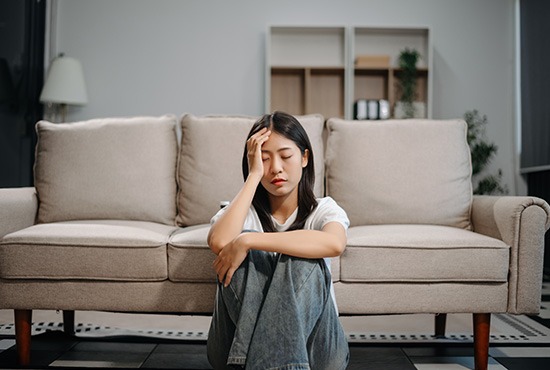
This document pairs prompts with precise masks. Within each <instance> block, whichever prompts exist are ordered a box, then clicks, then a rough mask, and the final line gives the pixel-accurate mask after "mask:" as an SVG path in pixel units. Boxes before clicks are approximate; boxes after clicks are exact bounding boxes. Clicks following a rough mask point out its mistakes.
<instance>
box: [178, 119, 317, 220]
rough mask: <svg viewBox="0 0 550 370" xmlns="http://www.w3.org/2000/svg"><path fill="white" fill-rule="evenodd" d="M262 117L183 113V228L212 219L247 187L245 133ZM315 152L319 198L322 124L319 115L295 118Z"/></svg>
mask: <svg viewBox="0 0 550 370" xmlns="http://www.w3.org/2000/svg"><path fill="white" fill-rule="evenodd" d="M258 118H259V117H251V116H221V115H218V116H213V115H212V116H201V117H197V116H194V115H192V114H187V115H184V116H183V117H182V119H181V133H182V138H181V149H180V156H179V164H178V185H179V188H178V216H177V219H176V220H177V223H178V225H180V226H191V225H198V224H204V223H208V222H210V219H211V218H212V216H214V214H215V213H216V212H217V211H218V210H219V207H220V202H221V201H231V200H232V199H233V198H234V197H235V195H237V193H238V191H239V190H240V188H241V187H242V185H243V176H242V170H241V167H242V166H241V162H242V156H243V151H244V145H245V141H246V136H247V135H248V132H249V131H250V128H251V127H252V125H253V124H254V122H256V120H258ZM296 118H297V119H298V121H299V122H300V123H301V124H302V126H303V127H304V129H305V130H306V132H307V134H308V136H309V140H310V142H311V145H312V148H313V153H314V166H315V188H314V192H315V195H316V196H322V195H323V192H324V155H323V149H324V148H323V147H324V145H323V136H322V135H323V127H324V118H323V117H322V116H321V115H318V114H315V115H307V116H297V117H296Z"/></svg>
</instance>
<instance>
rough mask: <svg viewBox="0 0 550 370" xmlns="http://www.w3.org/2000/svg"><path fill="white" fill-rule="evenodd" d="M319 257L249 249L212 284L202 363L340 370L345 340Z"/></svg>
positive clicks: (327, 275)
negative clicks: (226, 280)
mask: <svg viewBox="0 0 550 370" xmlns="http://www.w3.org/2000/svg"><path fill="white" fill-rule="evenodd" d="M330 281H331V277H330V273H329V271H328V269H327V267H326V264H325V262H324V261H323V259H302V258H296V257H290V256H287V255H273V254H270V253H267V252H263V251H255V250H251V251H250V252H249V254H248V256H247V258H246V260H245V261H244V262H243V263H242V265H241V266H240V267H239V269H238V270H237V271H236V272H235V274H234V275H233V278H232V280H231V283H230V284H229V286H228V287H227V288H225V287H223V285H222V284H218V291H217V294H216V302H215V309H214V315H213V317H212V324H211V326H210V331H209V333H208V343H207V351H208V359H209V361H210V364H211V365H212V366H213V367H214V369H235V368H242V367H246V369H285V370H293V369H315V370H317V369H327V370H329V369H330V370H339V369H345V368H346V366H347V363H348V360H349V349H348V344H347V341H346V337H345V334H344V331H343V329H342V326H341V325H340V321H339V320H338V315H337V313H336V310H335V308H334V303H333V301H332V299H331V296H330Z"/></svg>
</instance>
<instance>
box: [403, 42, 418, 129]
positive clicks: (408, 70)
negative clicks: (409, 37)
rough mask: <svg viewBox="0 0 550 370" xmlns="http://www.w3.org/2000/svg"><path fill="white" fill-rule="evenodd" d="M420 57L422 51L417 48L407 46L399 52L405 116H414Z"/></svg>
mask: <svg viewBox="0 0 550 370" xmlns="http://www.w3.org/2000/svg"><path fill="white" fill-rule="evenodd" d="M419 59H420V53H419V52H418V51H417V50H415V49H409V48H405V49H404V50H403V51H401V53H399V58H398V62H399V68H401V71H400V74H399V85H400V88H401V96H400V97H399V99H398V100H399V101H401V102H402V104H403V113H404V116H405V118H412V117H414V113H415V108H414V100H415V98H416V82H417V68H416V64H417V63H418V60H419Z"/></svg>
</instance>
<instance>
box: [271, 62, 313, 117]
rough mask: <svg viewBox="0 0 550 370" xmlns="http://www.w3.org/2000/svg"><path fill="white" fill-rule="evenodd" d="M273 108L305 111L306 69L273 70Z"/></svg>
mask: <svg viewBox="0 0 550 370" xmlns="http://www.w3.org/2000/svg"><path fill="white" fill-rule="evenodd" d="M271 110H272V111H276V110H281V111H283V112H287V113H290V114H295V115H301V114H304V112H305V70H304V69H301V68H284V69H281V68H274V69H272V70H271Z"/></svg>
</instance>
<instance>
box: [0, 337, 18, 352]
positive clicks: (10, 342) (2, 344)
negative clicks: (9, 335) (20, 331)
mask: <svg viewBox="0 0 550 370" xmlns="http://www.w3.org/2000/svg"><path fill="white" fill-rule="evenodd" d="M14 345H15V339H2V340H0V351H3V350H5V349H8V348H10V347H12V346H14Z"/></svg>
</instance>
